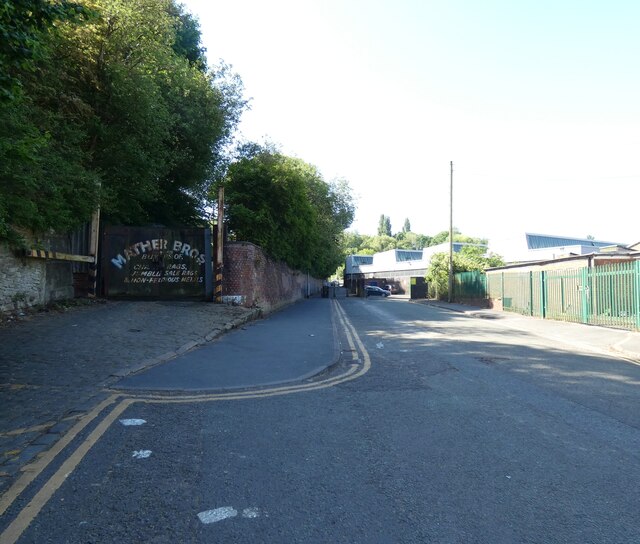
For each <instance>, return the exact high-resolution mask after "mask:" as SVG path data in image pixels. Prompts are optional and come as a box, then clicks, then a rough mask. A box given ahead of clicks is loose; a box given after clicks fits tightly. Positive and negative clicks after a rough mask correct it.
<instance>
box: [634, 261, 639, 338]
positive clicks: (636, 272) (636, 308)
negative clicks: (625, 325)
mask: <svg viewBox="0 0 640 544" xmlns="http://www.w3.org/2000/svg"><path fill="white" fill-rule="evenodd" d="M633 287H634V289H635V293H634V295H635V296H634V308H633V310H634V313H635V316H636V329H638V330H640V261H633Z"/></svg>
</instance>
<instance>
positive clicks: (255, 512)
mask: <svg viewBox="0 0 640 544" xmlns="http://www.w3.org/2000/svg"><path fill="white" fill-rule="evenodd" d="M260 514H261V512H260V508H255V507H253V508H245V509H244V510H243V511H242V517H243V518H248V519H253V518H259V517H260Z"/></svg>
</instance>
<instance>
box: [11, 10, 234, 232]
mask: <svg viewBox="0 0 640 544" xmlns="http://www.w3.org/2000/svg"><path fill="white" fill-rule="evenodd" d="M0 35H2V36H10V37H11V41H10V42H8V45H7V43H6V42H3V43H4V44H5V45H3V46H2V47H1V48H0V63H2V66H0V67H2V68H4V67H8V70H7V72H6V73H7V74H8V76H7V77H8V78H10V79H4V80H2V81H0V85H2V86H1V87H0V92H1V93H2V94H3V96H4V97H5V99H4V100H1V101H0V239H5V240H9V241H14V242H15V241H16V240H17V239H18V234H17V231H16V228H18V229H19V228H27V229H31V230H33V231H36V232H38V231H45V230H47V229H55V230H58V231H61V232H64V231H67V230H69V229H71V228H73V227H75V226H76V225H79V224H81V223H83V222H85V221H87V220H88V219H89V218H90V216H91V213H92V211H93V210H95V209H96V207H97V206H98V205H100V206H101V208H102V210H103V217H104V218H105V219H106V220H107V221H108V222H113V223H120V224H146V223H161V224H164V225H167V226H174V225H196V224H199V223H202V221H203V217H204V215H205V214H204V209H203V207H204V204H205V197H206V195H207V193H208V189H209V186H210V185H211V183H212V181H213V177H214V176H215V175H216V173H217V172H219V171H220V170H221V169H222V167H223V166H224V163H225V146H227V145H228V143H229V142H230V139H231V136H232V133H233V130H234V129H235V127H236V125H237V123H238V121H239V117H240V114H241V112H242V111H243V109H244V108H245V106H246V101H245V100H244V99H243V97H242V82H241V81H240V79H239V77H238V76H237V75H235V74H234V73H233V72H232V71H231V70H230V68H229V67H228V66H225V65H224V64H222V65H220V66H217V67H213V68H211V69H208V68H207V63H206V60H205V58H204V49H203V48H202V47H201V46H200V33H199V27H198V24H197V21H196V20H195V19H193V17H192V16H190V15H189V14H187V13H185V12H184V10H183V8H182V7H181V6H180V5H179V4H177V3H176V2H175V1H174V0H77V1H76V3H74V4H71V3H69V2H64V1H62V0H59V1H54V0H52V1H51V2H47V1H43V0H40V1H38V0H25V1H24V2H22V1H21V2H7V1H5V2H1V3H0ZM2 73H4V70H2Z"/></svg>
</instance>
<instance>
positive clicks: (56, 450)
mask: <svg viewBox="0 0 640 544" xmlns="http://www.w3.org/2000/svg"><path fill="white" fill-rule="evenodd" d="M332 310H333V317H334V318H335V319H337V321H338V323H339V328H340V329H341V330H343V331H344V334H345V337H346V340H347V344H348V345H349V351H348V352H350V353H351V361H345V362H346V363H348V364H349V366H348V368H347V369H346V370H345V371H344V372H343V373H342V374H339V375H336V376H333V377H329V378H327V379H324V380H319V381H317V382H312V383H305V384H299V385H290V386H283V387H272V388H268V389H260V390H257V391H255V390H254V391H243V392H237V393H217V394H201V395H181V396H178V397H175V396H174V397H164V396H161V395H153V394H151V395H142V396H140V397H137V396H131V395H127V396H124V395H122V394H120V393H114V394H113V395H111V396H110V397H109V398H107V399H105V400H104V401H103V402H101V403H100V404H98V405H97V406H96V407H95V408H93V410H91V411H90V412H88V413H87V414H85V415H84V416H83V417H82V418H80V420H79V421H78V422H77V423H76V424H75V425H74V426H73V427H72V428H71V429H70V430H69V431H68V432H67V433H66V434H65V435H64V436H63V437H62V438H61V439H60V440H58V442H56V444H55V445H54V446H53V447H52V448H51V449H50V450H48V451H47V452H46V453H44V454H43V455H41V456H40V457H38V458H37V459H36V460H35V461H34V462H32V463H30V464H29V465H27V466H26V467H25V468H24V469H23V471H22V475H21V476H20V477H19V478H18V480H16V482H15V483H14V484H13V485H12V486H11V487H10V488H9V489H8V490H7V491H6V492H5V493H4V495H2V497H1V498H0V516H2V515H4V513H5V512H6V511H7V510H8V508H9V507H10V506H11V505H12V504H13V503H14V501H15V500H16V499H17V498H18V497H19V496H20V495H21V494H22V493H23V492H24V491H25V490H26V489H27V487H28V486H29V485H30V484H31V483H33V481H34V480H35V479H36V478H37V477H38V476H40V474H42V472H43V471H44V470H45V469H46V468H47V467H48V466H49V464H51V463H52V462H53V460H54V459H55V458H56V457H57V456H58V455H59V454H60V453H61V452H62V451H63V450H64V449H65V448H66V447H67V446H68V445H69V444H70V443H71V442H72V441H73V440H74V439H75V438H76V437H77V436H78V435H79V434H80V433H81V432H82V431H84V430H85V429H86V428H87V426H88V425H89V424H90V423H92V422H93V421H94V420H96V419H97V418H98V417H99V416H100V415H101V414H102V413H103V412H104V411H105V410H107V409H111V411H110V412H108V413H107V414H106V415H105V416H104V418H103V419H102V421H100V423H98V425H97V426H96V427H95V428H94V429H93V431H91V433H90V434H89V435H88V436H87V438H85V439H84V440H83V441H82V442H81V443H80V445H79V446H78V447H77V448H76V449H75V450H74V451H73V452H72V453H71V454H70V455H69V457H67V458H66V459H65V461H64V462H63V463H62V465H61V466H60V468H59V469H58V470H57V471H56V472H55V474H54V475H53V476H51V478H49V480H47V482H45V483H44V484H43V486H42V487H41V488H40V489H39V491H38V492H37V493H36V494H35V496H34V497H33V499H31V501H30V502H29V503H28V504H27V505H26V506H25V507H24V508H23V509H22V510H21V511H20V512H19V513H18V515H17V516H16V518H15V519H14V520H13V521H12V522H11V524H10V525H9V526H8V527H7V528H6V529H5V530H4V531H3V533H2V534H0V544H14V543H15V542H16V541H17V540H18V539H19V538H20V536H21V535H22V534H23V533H24V531H25V530H26V529H27V527H28V526H29V524H30V523H31V522H32V521H33V520H34V519H35V518H36V516H37V515H38V514H39V513H40V511H41V510H42V508H44V506H45V505H46V504H47V502H48V501H49V500H50V499H51V497H52V496H53V494H54V493H55V492H56V491H57V490H58V489H59V488H60V487H61V486H62V484H63V483H64V481H65V480H66V478H67V477H68V476H69V475H70V474H71V473H72V472H73V471H74V470H75V469H76V467H77V466H78V465H79V464H80V462H81V461H82V459H83V458H84V456H85V455H86V454H87V453H88V452H89V450H90V449H91V448H92V447H93V446H94V445H95V444H96V443H97V442H98V440H100V438H101V437H102V436H103V435H104V433H105V432H106V431H107V429H108V428H109V427H110V426H111V425H112V424H113V423H114V422H115V421H116V420H117V419H118V418H119V417H120V416H121V415H122V414H123V413H124V411H125V410H126V409H127V408H128V407H129V406H131V405H132V404H134V403H138V402H141V403H148V404H176V403H199V402H215V401H230V400H244V399H259V398H266V397H274V396H279V395H290V394H292V393H304V392H307V391H317V390H319V389H326V388H328V387H334V386H336V385H339V384H341V383H344V382H347V381H350V380H355V379H357V378H360V377H361V376H363V375H364V374H366V373H367V372H368V371H369V369H370V368H371V358H370V357H369V354H368V352H367V350H366V349H365V347H364V345H363V343H362V341H361V340H360V338H359V336H358V333H357V332H356V330H355V328H354V326H353V325H352V323H351V322H350V321H349V318H348V317H347V315H346V313H345V311H344V309H343V308H342V306H341V305H340V304H339V303H338V301H337V300H333V299H332ZM334 329H335V320H334ZM343 351H345V352H347V350H343ZM114 405H115V406H114ZM112 406H113V407H112ZM111 407H112V408H111Z"/></svg>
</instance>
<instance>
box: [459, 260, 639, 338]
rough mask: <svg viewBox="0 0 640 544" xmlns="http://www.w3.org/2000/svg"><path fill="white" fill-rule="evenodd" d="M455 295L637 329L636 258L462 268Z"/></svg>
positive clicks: (514, 308) (513, 309)
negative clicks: (566, 265)
mask: <svg viewBox="0 0 640 544" xmlns="http://www.w3.org/2000/svg"><path fill="white" fill-rule="evenodd" d="M454 289H455V291H454V292H455V296H456V298H490V299H493V300H498V299H501V300H502V307H503V309H504V310H506V311H510V312H516V313H520V314H523V315H529V316H532V317H541V318H546V319H556V320H561V321H572V322H575V323H585V324H591V325H602V326H605V327H614V328H623V329H630V330H640V261H638V260H636V261H625V262H621V263H616V264H606V265H597V266H594V267H584V268H572V269H561V270H540V271H527V272H510V271H502V272H491V273H489V274H486V275H485V274H484V273H476V272H462V273H458V274H456V275H455V281H454Z"/></svg>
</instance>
